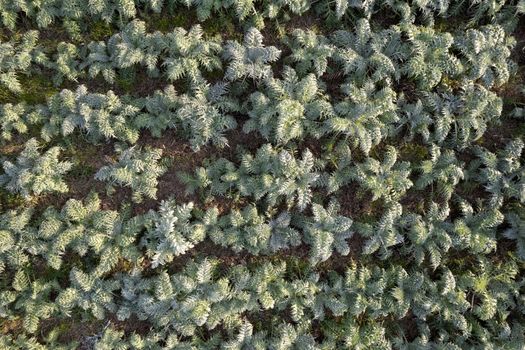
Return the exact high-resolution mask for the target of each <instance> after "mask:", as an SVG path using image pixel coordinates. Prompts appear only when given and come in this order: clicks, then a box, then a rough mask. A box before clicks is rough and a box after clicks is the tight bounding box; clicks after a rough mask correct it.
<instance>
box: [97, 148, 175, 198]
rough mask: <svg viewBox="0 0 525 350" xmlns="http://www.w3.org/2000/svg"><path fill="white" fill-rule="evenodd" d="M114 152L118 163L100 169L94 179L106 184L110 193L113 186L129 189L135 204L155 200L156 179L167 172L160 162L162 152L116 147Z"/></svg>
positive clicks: (112, 190)
mask: <svg viewBox="0 0 525 350" xmlns="http://www.w3.org/2000/svg"><path fill="white" fill-rule="evenodd" d="M115 151H116V152H117V154H118V162H117V163H115V164H112V165H107V166H103V167H102V168H100V170H99V171H98V172H97V173H96V174H95V179H97V180H99V181H106V182H108V191H109V192H110V193H111V192H114V188H113V185H118V186H126V187H130V188H131V191H132V199H133V202H135V203H140V202H142V201H143V199H144V197H146V198H151V199H156V198H157V184H158V178H159V177H160V176H162V175H163V174H164V173H165V172H166V171H167V167H166V165H165V164H163V162H162V161H161V158H162V150H161V149H157V148H150V147H146V148H145V149H144V150H143V149H141V148H140V147H137V146H133V147H129V148H126V147H125V146H122V145H116V146H115Z"/></svg>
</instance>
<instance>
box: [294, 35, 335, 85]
mask: <svg viewBox="0 0 525 350" xmlns="http://www.w3.org/2000/svg"><path fill="white" fill-rule="evenodd" d="M287 45H288V46H289V47H290V49H291V50H292V53H291V54H290V56H288V57H287V59H288V60H290V61H291V62H293V63H294V68H295V71H296V72H297V73H298V74H299V75H300V76H305V75H307V74H308V73H314V74H315V75H316V76H317V77H321V76H322V75H323V74H324V73H325V72H326V70H327V68H328V59H329V58H330V57H332V55H333V53H334V50H335V47H334V46H333V45H331V44H330V41H329V40H328V39H327V38H326V37H324V36H323V35H318V34H316V33H315V32H314V31H312V30H303V29H294V30H293V32H292V34H291V37H290V38H288V40H287Z"/></svg>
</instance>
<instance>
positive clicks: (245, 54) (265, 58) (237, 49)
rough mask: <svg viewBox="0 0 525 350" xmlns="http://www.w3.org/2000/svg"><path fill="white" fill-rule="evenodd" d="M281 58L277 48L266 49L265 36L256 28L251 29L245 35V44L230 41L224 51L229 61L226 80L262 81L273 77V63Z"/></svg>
mask: <svg viewBox="0 0 525 350" xmlns="http://www.w3.org/2000/svg"><path fill="white" fill-rule="evenodd" d="M280 56H281V50H279V49H278V48H276V47H275V46H268V47H265V46H264V44H263V36H262V34H261V32H259V31H258V30H257V29H255V28H250V29H249V30H248V31H247V32H246V34H245V35H244V41H243V43H242V44H241V43H239V42H237V41H228V42H227V44H226V47H225V49H224V58H225V59H226V61H228V62H229V63H228V67H227V68H226V74H225V78H226V79H227V80H230V81H233V80H238V79H244V78H252V79H253V80H256V81H257V80H261V79H266V78H271V77H273V72H272V67H271V66H270V64H271V63H273V62H275V61H277V60H278V59H279V57H280Z"/></svg>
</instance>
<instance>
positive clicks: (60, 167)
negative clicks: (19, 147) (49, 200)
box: [0, 138, 73, 198]
mask: <svg viewBox="0 0 525 350" xmlns="http://www.w3.org/2000/svg"><path fill="white" fill-rule="evenodd" d="M40 148H41V146H40V145H39V143H38V141H37V140H36V139H35V138H32V139H30V140H29V141H27V142H26V143H25V147H24V150H23V151H22V152H21V153H20V155H19V156H18V157H17V159H16V161H15V162H11V161H9V160H5V161H4V162H3V169H4V174H2V175H0V185H3V186H4V187H5V188H6V189H7V190H8V191H9V192H12V193H20V194H21V195H22V196H24V197H25V198H29V197H31V196H33V195H39V194H43V193H49V192H59V193H65V192H67V191H68V190H69V188H68V186H67V184H66V182H65V181H64V179H63V176H64V175H65V174H66V173H67V172H69V170H71V167H72V166H73V164H72V163H71V162H69V161H60V160H59V156H60V151H61V148H60V147H51V148H50V149H48V150H47V151H45V152H44V153H40V151H39V149H40Z"/></svg>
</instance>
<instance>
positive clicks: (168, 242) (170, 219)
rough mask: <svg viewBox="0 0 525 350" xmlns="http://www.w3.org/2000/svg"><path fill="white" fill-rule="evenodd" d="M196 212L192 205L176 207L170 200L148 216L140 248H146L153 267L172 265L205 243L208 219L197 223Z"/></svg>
mask: <svg viewBox="0 0 525 350" xmlns="http://www.w3.org/2000/svg"><path fill="white" fill-rule="evenodd" d="M193 209H194V205H193V203H192V202H190V203H186V204H183V205H176V204H175V202H174V201H173V200H169V201H162V202H161V204H160V206H159V210H158V211H150V212H149V213H148V214H146V217H145V218H144V220H145V223H144V226H145V228H146V234H145V235H144V236H143V238H142V241H141V246H144V247H146V255H147V256H148V257H150V258H151V266H152V267H153V268H155V267H157V266H159V265H165V264H167V263H169V262H171V261H172V260H173V259H174V258H175V257H176V256H179V255H182V254H185V253H186V252H187V251H188V250H190V249H192V248H193V247H194V246H195V245H196V244H197V243H199V242H201V241H203V240H204V238H205V236H206V229H207V224H208V221H209V220H207V219H206V218H205V219H204V220H203V222H201V221H200V220H195V219H194V218H193V215H192V210H193Z"/></svg>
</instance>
